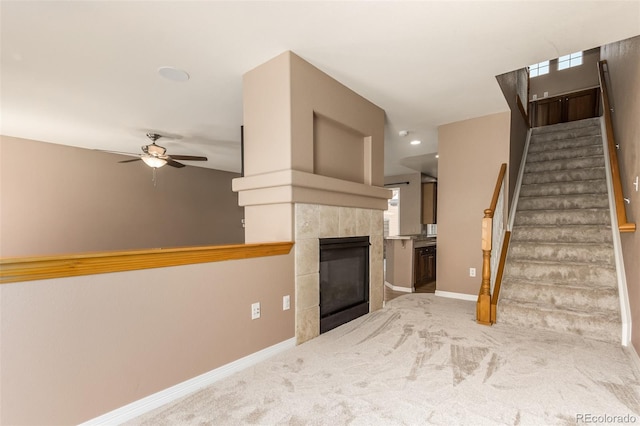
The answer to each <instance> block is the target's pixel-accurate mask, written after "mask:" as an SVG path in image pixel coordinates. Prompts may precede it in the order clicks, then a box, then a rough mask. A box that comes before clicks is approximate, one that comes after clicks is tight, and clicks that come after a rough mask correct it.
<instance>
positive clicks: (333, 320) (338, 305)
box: [320, 237, 370, 333]
mask: <svg viewBox="0 0 640 426" xmlns="http://www.w3.org/2000/svg"><path fill="white" fill-rule="evenodd" d="M369 245H370V244H369V237H348V238H321V239H320V333H325V332H327V331H329V330H331V329H334V328H336V327H338V326H340V325H342V324H345V323H347V322H349V321H351V320H353V319H356V318H358V317H360V316H362V315H364V314H367V313H369Z"/></svg>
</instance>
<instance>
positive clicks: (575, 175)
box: [522, 164, 606, 185]
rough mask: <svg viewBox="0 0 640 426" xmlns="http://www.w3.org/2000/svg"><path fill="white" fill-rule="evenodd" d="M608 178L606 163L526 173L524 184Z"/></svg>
mask: <svg viewBox="0 0 640 426" xmlns="http://www.w3.org/2000/svg"><path fill="white" fill-rule="evenodd" d="M595 179H606V175H605V168H604V164H603V165H602V166H599V167H592V168H588V169H573V170H553V171H545V172H544V173H526V171H525V173H524V175H523V176H522V184H523V185H529V184H539V183H555V182H576V181H583V180H595Z"/></svg>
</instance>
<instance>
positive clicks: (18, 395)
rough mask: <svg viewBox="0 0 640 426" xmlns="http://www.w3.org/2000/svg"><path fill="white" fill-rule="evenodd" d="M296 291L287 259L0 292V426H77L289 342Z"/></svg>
mask: <svg viewBox="0 0 640 426" xmlns="http://www.w3.org/2000/svg"><path fill="white" fill-rule="evenodd" d="M293 285H294V277H293V251H292V253H290V254H288V255H284V256H273V257H264V258H255V259H243V260H234V261H228V262H214V263H205V264H198V265H189V266H180V267H169V268H158V269H147V270H141V271H133V272H121V273H111V274H100V275H92V276H85V277H75V278H62V279H53V280H42V281H33V282H25V283H14V284H4V285H2V286H0V303H2V305H1V311H2V323H1V325H0V326H1V328H0V336H1V341H0V359H2V364H1V373H0V380H1V381H0V387H1V388H2V393H1V395H0V413H1V414H0V424H3V425H17V424H31V425H53V424H77V423H80V422H82V421H86V420H89V419H91V418H94V417H97V416H99V415H101V414H104V413H106V412H109V411H111V410H114V409H116V408H119V407H121V406H124V405H126V404H128V403H131V402H133V401H136V400H138V399H140V398H143V397H145V396H147V395H150V394H152V393H154V392H158V391H161V390H164V389H166V388H168V387H170V386H173V385H175V384H177V383H180V382H182V381H185V380H188V379H191V378H193V377H195V376H197V375H200V374H202V373H205V372H208V371H210V370H213V369H215V368H217V367H220V366H222V365H224V364H227V363H229V362H232V361H235V360H237V359H239V358H242V357H244V356H246V355H249V354H252V353H254V352H256V351H259V350H261V349H264V348H267V347H269V346H272V345H274V344H276V343H280V342H282V341H285V340H287V339H290V338H292V337H293V336H294V314H293V312H294V310H295V303H294V300H295V298H294V287H293ZM287 294H288V295H291V301H292V306H291V309H290V310H288V311H283V310H282V297H283V296H284V295H287ZM253 302H260V303H261V318H260V319H257V320H251V316H250V312H251V309H250V306H251V303H253Z"/></svg>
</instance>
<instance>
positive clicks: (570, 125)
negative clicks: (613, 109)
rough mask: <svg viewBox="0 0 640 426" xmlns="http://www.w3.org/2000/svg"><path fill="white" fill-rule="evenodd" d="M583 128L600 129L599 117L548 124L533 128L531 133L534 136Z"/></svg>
mask: <svg viewBox="0 0 640 426" xmlns="http://www.w3.org/2000/svg"><path fill="white" fill-rule="evenodd" d="M584 127H598V128H600V117H593V118H585V119H584V120H575V121H568V122H565V123H557V124H550V125H548V126H541V127H534V128H533V129H532V131H533V133H535V134H543V133H553V132H558V131H563V130H569V129H575V128H584Z"/></svg>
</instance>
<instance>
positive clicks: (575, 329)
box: [497, 302, 621, 362]
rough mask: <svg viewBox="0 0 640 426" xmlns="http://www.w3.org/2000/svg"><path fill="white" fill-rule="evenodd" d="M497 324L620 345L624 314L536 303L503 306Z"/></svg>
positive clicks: (502, 304)
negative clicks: (567, 308)
mask: <svg viewBox="0 0 640 426" xmlns="http://www.w3.org/2000/svg"><path fill="white" fill-rule="evenodd" d="M497 322H498V323H502V322H504V323H508V324H513V325H518V326H522V327H527V328H532V327H533V328H544V329H547V330H554V331H558V332H564V333H570V334H574V335H579V336H584V337H588V338H590V339H595V340H601V341H605V342H612V343H619V342H620V337H621V329H620V315H617V316H616V315H611V314H609V313H605V314H601V313H594V312H589V313H585V312H579V311H577V312H576V311H571V310H557V309H549V308H545V307H542V306H541V305H539V304H536V303H517V304H515V303H508V302H506V303H499V304H498V315H497ZM603 362H606V360H603Z"/></svg>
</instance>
